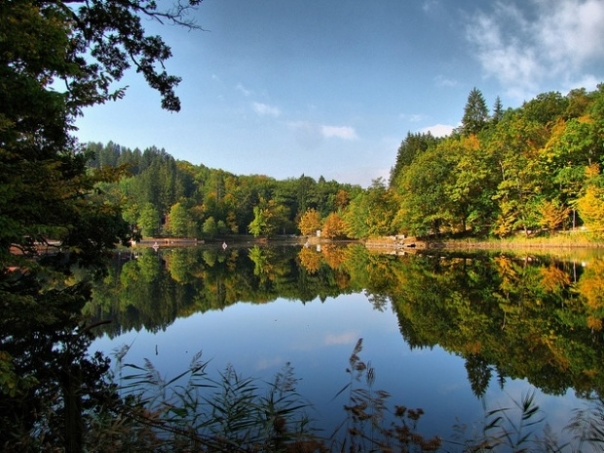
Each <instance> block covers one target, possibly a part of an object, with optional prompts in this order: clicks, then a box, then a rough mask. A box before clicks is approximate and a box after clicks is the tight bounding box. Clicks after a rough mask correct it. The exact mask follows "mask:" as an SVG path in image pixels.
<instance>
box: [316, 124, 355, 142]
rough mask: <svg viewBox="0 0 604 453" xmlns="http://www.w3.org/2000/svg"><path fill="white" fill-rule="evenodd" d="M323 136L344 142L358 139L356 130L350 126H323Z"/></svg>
mask: <svg viewBox="0 0 604 453" xmlns="http://www.w3.org/2000/svg"><path fill="white" fill-rule="evenodd" d="M321 134H323V136H324V137H327V138H331V137H335V138H341V139H342V140H355V139H357V138H358V136H357V133H356V131H355V130H354V128H352V127H349V126H321Z"/></svg>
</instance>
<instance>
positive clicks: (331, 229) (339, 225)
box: [323, 212, 346, 239]
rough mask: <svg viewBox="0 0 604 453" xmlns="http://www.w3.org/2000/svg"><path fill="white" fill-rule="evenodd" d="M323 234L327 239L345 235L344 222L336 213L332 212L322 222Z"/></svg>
mask: <svg viewBox="0 0 604 453" xmlns="http://www.w3.org/2000/svg"><path fill="white" fill-rule="evenodd" d="M323 236H324V237H326V238H329V239H335V238H343V237H346V222H344V220H343V219H342V218H341V217H340V216H339V215H338V214H336V213H335V212H332V213H331V214H329V215H328V216H327V218H326V219H325V222H324V223H323Z"/></svg>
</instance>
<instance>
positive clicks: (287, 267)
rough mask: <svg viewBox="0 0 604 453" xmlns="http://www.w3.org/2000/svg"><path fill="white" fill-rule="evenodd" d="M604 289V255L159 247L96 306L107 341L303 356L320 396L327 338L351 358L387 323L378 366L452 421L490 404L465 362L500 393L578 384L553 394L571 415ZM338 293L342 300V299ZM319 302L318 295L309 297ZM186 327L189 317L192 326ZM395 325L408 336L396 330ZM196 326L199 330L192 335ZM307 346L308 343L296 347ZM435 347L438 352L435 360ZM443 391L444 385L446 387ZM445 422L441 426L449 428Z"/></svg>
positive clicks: (594, 347)
mask: <svg viewBox="0 0 604 453" xmlns="http://www.w3.org/2000/svg"><path fill="white" fill-rule="evenodd" d="M603 289H604V260H602V259H601V258H599V257H592V258H589V259H587V258H583V259H582V260H581V261H577V260H572V259H566V258H556V257H552V256H545V255H543V256H541V255H535V254H523V255H509V254H502V253H491V254H485V253H483V254H463V253H456V254H449V255H438V256H428V255H420V254H416V255H404V256H396V255H385V254H376V253H371V252H369V251H368V250H367V249H365V248H364V247H362V246H358V245H354V246H347V247H339V246H334V245H327V246H325V245H324V246H323V247H322V248H321V250H320V251H318V250H316V249H313V248H302V249H296V248H291V247H283V248H278V247H275V248H269V247H262V248H260V247H253V248H251V249H237V248H234V247H229V248H228V249H226V250H222V249H215V250H213V249H203V248H190V249H175V250H169V251H168V250H162V251H160V252H159V253H156V252H155V251H154V250H152V249H149V250H144V251H143V252H142V253H140V254H139V255H138V256H137V257H136V259H127V260H117V261H116V266H115V269H114V272H112V273H110V275H109V276H108V277H107V278H106V279H105V281H104V282H103V284H102V285H99V286H98V287H97V288H96V289H95V291H94V298H93V301H92V302H91V303H90V304H88V306H87V307H86V312H87V314H89V315H90V316H91V317H93V318H94V319H95V320H102V319H112V320H113V322H112V323H111V324H109V325H107V326H106V327H105V328H106V329H107V330H106V331H105V334H106V343H104V346H103V347H109V346H108V345H114V344H115V342H110V341H108V340H109V339H111V338H115V339H117V340H120V341H122V342H131V341H134V338H139V340H137V341H139V342H140V338H141V337H143V336H144V337H146V338H147V339H148V340H147V341H148V342H149V343H154V344H155V353H156V354H157V351H158V349H157V348H158V346H157V345H158V343H159V342H160V340H158V339H157V338H155V339H152V338H151V336H150V334H149V333H156V332H162V331H166V330H173V331H172V333H171V334H170V335H171V336H170V337H168V336H166V337H164V339H163V340H161V341H162V342H163V343H162V344H160V345H159V351H169V355H170V356H171V359H170V360H172V359H173V358H174V357H176V356H177V355H178V354H182V353H183V352H184V351H183V349H185V348H186V352H187V353H189V352H191V353H192V352H195V351H194V349H195V348H196V347H199V348H206V347H207V345H208V343H211V342H212V339H214V340H216V341H217V342H219V343H223V344H220V345H215V346H216V347H215V348H214V349H213V350H212V349H211V348H210V349H211V350H212V351H213V353H214V354H216V355H214V354H211V356H212V357H217V358H218V360H217V366H223V365H225V364H226V363H225V364H222V363H221V362H220V355H222V354H227V353H226V352H225V350H223V349H221V347H224V346H226V345H227V344H229V343H236V346H235V348H241V347H242V345H244V346H243V347H249V348H250V349H249V351H250V352H249V354H247V355H245V354H242V356H241V358H240V360H242V361H244V362H245V361H246V360H247V359H246V358H249V360H250V361H253V363H249V364H247V365H246V364H243V365H242V366H244V367H248V368H247V369H249V370H251V374H254V375H257V374H258V373H260V374H262V372H263V371H264V370H268V371H270V372H272V370H273V369H274V368H275V367H277V368H278V366H280V365H282V364H283V363H285V362H286V361H292V363H293V364H294V366H296V367H297V368H298V369H302V368H304V369H312V370H314V372H313V373H311V374H310V375H307V376H306V377H305V379H307V382H308V385H309V387H313V388H314V389H315V390H310V391H311V393H312V392H313V391H314V392H315V393H316V394H317V395H318V396H317V398H318V400H319V401H327V400H329V399H330V396H329V395H331V396H333V394H334V391H335V390H336V389H337V385H330V386H326V385H325V382H326V381H329V380H330V379H331V380H333V376H332V374H333V370H331V369H330V370H327V371H326V370H321V367H324V365H318V363H319V362H320V360H321V359H324V360H325V361H327V362H329V361H331V362H333V361H334V359H333V358H332V357H333V351H332V352H329V353H327V352H326V348H329V347H333V346H334V345H344V346H346V347H345V348H342V349H339V348H338V350H337V351H336V352H337V354H339V357H340V359H341V362H342V365H341V366H340V365H338V366H340V368H342V370H343V369H344V367H345V361H346V358H347V354H348V352H349V346H350V344H354V341H356V339H357V338H359V337H361V336H367V335H370V336H371V335H373V336H374V337H375V338H377V337H378V336H381V335H382V334H383V338H381V337H380V339H379V340H376V343H374V344H375V346H374V347H375V349H374V350H370V352H369V353H370V354H371V357H372V359H373V357H375V358H376V359H375V360H376V361H377V362H378V363H379V365H378V364H375V365H376V366H375V367H376V369H377V371H378V373H381V375H382V376H383V378H382V383H383V386H384V387H385V388H386V389H387V390H389V391H392V388H396V387H397V386H402V387H404V388H405V393H406V395H407V398H409V393H411V394H413V395H414V396H416V397H417V396H419V395H421V396H422V398H419V399H418V400H417V401H416V402H414V403H413V404H416V405H417V406H424V407H425V406H426V405H428V406H429V405H432V407H431V410H432V416H433V417H436V418H439V417H442V418H443V420H444V419H446V420H447V421H446V422H445V423H448V425H449V426H452V425H453V423H454V420H455V417H456V416H458V415H460V412H463V413H464V414H463V415H467V414H470V415H472V416H475V415H479V413H480V404H477V403H476V402H477V401H478V400H477V399H474V403H471V404H470V403H468V402H467V397H464V396H462V395H460V394H459V393H455V391H456V388H458V387H459V386H462V385H464V384H462V383H461V382H460V381H459V380H458V378H459V377H460V373H463V374H464V377H463V379H465V380H466V384H465V385H466V387H467V388H468V391H471V392H472V393H473V394H474V395H475V396H476V397H479V398H485V397H489V398H490V400H491V401H493V400H497V398H500V396H494V395H495V393H492V392H493V389H496V388H499V389H504V390H506V392H508V393H512V394H513V395H516V396H518V397H519V396H520V393H521V391H520V390H518V389H524V388H525V386H524V384H522V385H520V384H519V382H520V381H523V382H529V383H530V384H532V385H533V386H535V387H537V388H538V389H540V390H541V391H542V392H543V393H545V394H549V395H567V399H566V400H556V401H557V402H556V403H551V404H550V405H551V408H550V409H551V411H552V413H553V414H554V418H555V417H556V414H557V416H559V417H560V418H561V419H565V422H566V421H568V418H569V412H570V407H569V406H568V405H569V404H570V402H569V401H571V400H572V402H573V404H574V403H575V400H574V398H571V396H572V393H576V395H577V396H579V397H581V398H599V397H600V395H601V394H602V388H603V385H604V380H603V378H604V373H603V372H604V365H603V364H604V360H603V359H604V357H603V355H604V348H603V342H604V339H603V336H602V327H603V326H602V319H603V318H604V291H603ZM342 295H349V296H347V297H349V298H348V299H347V298H345V297H342ZM336 298H337V300H338V301H342V302H341V303H335V302H334V300H335V299H336ZM325 301H330V302H329V303H325V304H322V302H325ZM343 301H348V302H347V303H343ZM299 302H301V303H299ZM309 302H312V304H310V305H313V306H315V308H314V309H313V310H308V309H307V310H302V309H301V307H303V306H304V304H307V303H309ZM367 302H369V304H368V303H367ZM251 304H254V305H251ZM317 304H318V305H317ZM361 305H362V307H361ZM260 306H262V309H261V310H260V309H259V307H260ZM390 306H391V307H392V311H393V312H394V314H395V318H394V319H393V318H392V315H391V314H390V312H389V308H390ZM228 307H232V310H226V309H227V308H228ZM367 310H368V311H367ZM201 313H205V315H204V317H203V318H199V317H198V316H199V314H201ZM330 313H331V314H330ZM371 313H373V314H371ZM194 314H197V315H196V316H193V315H194ZM380 314H381V315H380ZM391 320H393V321H394V324H393V323H392V321H391ZM363 323H366V324H367V329H369V326H370V325H372V324H373V323H375V325H374V326H373V327H374V330H372V331H371V332H368V331H366V332H364V331H363V329H364V328H365V327H364V326H363ZM251 324H254V325H251ZM345 326H350V328H348V329H347V328H345ZM355 326H356V327H355ZM187 329H191V331H190V333H189V334H188V335H185V334H184V332H188V330H187ZM394 329H396V331H397V332H396V336H397V337H398V340H396V339H394V337H390V336H389V337H386V335H385V333H386V332H388V331H391V330H394ZM226 330H228V331H230V332H231V334H230V335H229V334H228V333H227V332H225V331H226ZM194 332H196V333H194ZM202 332H203V335H205V336H204V337H203V339H202V338H200V337H201V336H202ZM233 332H236V334H233ZM182 335H185V336H184V337H182ZM118 337H119V338H118ZM193 337H195V338H196V340H197V341H198V342H199V344H191V343H192V342H191V338H193ZM262 337H266V338H262ZM403 339H404V342H403V341H402V340H403ZM330 342H331V343H330ZM143 343H144V342H143ZM183 345H186V346H183ZM285 345H287V346H288V347H285ZM370 347H371V346H370ZM295 350H298V351H304V352H305V354H306V355H304V354H301V355H300V356H296V357H295V358H294V357H292V356H291V355H293V354H294V353H293V352H292V351H295ZM151 351H152V349H151V348H149V347H147V349H146V350H145V351H144V352H141V354H142V355H141V357H143V356H144V357H150V356H152V355H153V354H152V352H151ZM251 351H254V352H253V353H252V352H251ZM259 351H261V352H262V353H259ZM393 351H394V356H393V355H392V353H393ZM423 351H429V352H430V357H431V359H430V361H429V363H428V361H427V360H426V361H424V358H423V357H422V355H423ZM386 353H389V354H391V355H385V354H386ZM447 353H448V354H447ZM145 354H147V355H145ZM160 355H161V354H160ZM323 356H325V357H323ZM409 356H413V360H412V361H409V360H410V359H408V357H409ZM392 357H395V361H397V363H392ZM226 360H230V358H228V359H226ZM398 362H400V363H398ZM321 363H323V362H321ZM235 365H236V366H237V365H241V364H240V363H238V362H235ZM460 365H461V366H460ZM169 366H170V367H172V368H177V367H178V366H179V365H178V364H177V363H172V362H170V365H169ZM380 366H381V367H380ZM409 367H412V368H413V369H412V370H411V369H410V368H409ZM323 371H325V372H323ZM468 383H469V384H468ZM311 384H312V385H311ZM447 385H448V386H449V388H448V389H446V388H445V386H447ZM317 389H318V390H317ZM410 389H411V391H410ZM438 389H440V390H438ZM437 391H438V392H441V393H442V395H441V396H436V397H435V395H434V393H435V392H437ZM569 391H570V393H569ZM489 392H491V394H489ZM431 394H432V396H431ZM444 394H448V395H450V396H451V395H453V396H451V397H450V398H448V399H447V398H445V396H443V395H444ZM569 395H570V396H569ZM440 398H442V399H440ZM568 398H570V400H569V399H568ZM430 401H432V402H430ZM410 404H411V403H410ZM444 404H448V405H451V406H452V407H450V408H449V409H445V408H443V407H441V406H442V405H444ZM544 404H545V405H547V404H548V403H547V402H545V403H544ZM426 412H427V414H428V415H430V410H429V409H427V410H426ZM333 416H334V417H335V415H333ZM440 429H441V428H440V427H436V426H435V427H434V431H435V432H437V433H441V431H439V430H440Z"/></svg>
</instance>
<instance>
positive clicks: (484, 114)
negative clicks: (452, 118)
mask: <svg viewBox="0 0 604 453" xmlns="http://www.w3.org/2000/svg"><path fill="white" fill-rule="evenodd" d="M488 121H489V109H488V108H487V104H486V102H485V100H484V96H483V95H482V92H481V91H480V90H479V89H478V88H473V89H472V91H470V94H469V95H468V102H467V103H466V106H465V108H464V113H463V118H462V119H461V134H462V135H471V134H477V133H479V132H480V131H481V130H482V129H484V127H485V126H486V125H487V123H488Z"/></svg>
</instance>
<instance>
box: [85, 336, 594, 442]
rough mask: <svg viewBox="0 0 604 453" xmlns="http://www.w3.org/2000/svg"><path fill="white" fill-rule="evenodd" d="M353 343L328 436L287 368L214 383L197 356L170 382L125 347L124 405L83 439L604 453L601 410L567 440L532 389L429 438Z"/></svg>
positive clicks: (227, 376)
mask: <svg viewBox="0 0 604 453" xmlns="http://www.w3.org/2000/svg"><path fill="white" fill-rule="evenodd" d="M362 347H363V340H362V339H359V340H358V342H357V343H356V345H355V347H354V349H353V351H352V354H351V355H350V357H349V366H348V367H347V368H346V374H347V375H348V382H347V383H346V384H345V385H344V386H343V387H342V388H341V389H340V390H339V391H338V392H337V393H336V395H335V396H334V397H333V399H332V401H334V402H335V401H337V400H340V399H342V398H345V403H344V404H343V411H344V416H343V419H342V421H341V422H340V424H339V425H338V427H337V428H336V429H335V430H334V431H333V433H331V435H330V436H328V437H321V436H319V435H318V432H319V430H318V429H317V428H316V427H315V426H314V421H313V419H312V418H310V417H309V415H308V413H309V412H310V411H311V409H312V405H311V404H310V403H309V402H308V401H306V400H305V399H304V398H303V397H302V396H301V395H300V394H299V393H298V392H297V390H296V386H297V383H298V379H297V378H296V377H295V372H294V368H293V367H292V366H291V364H290V363H286V364H285V365H284V367H283V368H282V369H281V371H279V372H278V373H277V374H276V376H275V378H274V379H273V381H271V382H268V383H266V382H264V383H263V382H259V381H258V380H256V379H253V378H249V377H243V376H241V375H239V374H238V373H237V372H236V371H235V369H234V367H232V366H228V367H227V368H226V369H225V370H224V371H223V372H222V373H220V374H219V376H218V378H215V379H214V378H211V377H210V376H209V375H208V373H207V367H208V363H209V362H208V361H204V360H202V354H201V352H200V353H198V354H196V355H195V356H194V358H193V359H192V361H191V363H190V365H189V368H188V369H187V370H185V371H184V372H182V373H179V374H178V375H176V376H174V377H171V378H167V377H163V376H161V375H160V373H159V372H158V370H156V369H155V367H154V366H153V364H152V363H151V362H150V361H145V363H144V364H143V365H142V366H138V365H134V364H129V363H124V362H123V359H124V357H125V355H126V352H127V347H126V348H123V349H122V350H120V351H116V353H115V358H116V368H115V371H114V374H113V375H112V377H111V379H112V380H113V383H112V384H111V385H116V386H117V387H118V388H119V394H120V395H121V398H116V399H115V400H113V401H109V402H107V405H106V406H105V407H104V408H102V409H100V410H97V411H96V412H95V414H94V416H93V419H94V422H93V423H92V424H91V425H90V426H91V431H90V432H89V433H88V435H87V444H88V446H89V450H90V451H112V452H135V451H145V452H248V453H254V452H269V453H270V452H286V453H289V452H291V453H294V452H300V453H310V452H319V453H324V452H335V451H340V452H344V451H348V452H373V451H376V452H377V451H380V452H387V453H390V452H395V451H397V452H435V451H442V452H453V451H460V452H487V451H489V452H508V451H514V452H529V451H531V452H532V451H535V452H536V451H543V452H577V451H602V450H604V427H603V425H602V420H603V419H604V404H603V402H602V401H601V400H595V401H593V402H592V404H591V405H590V406H589V407H588V408H585V409H581V410H576V411H575V412H574V415H573V418H572V419H571V421H570V423H569V424H568V426H567V427H566V429H565V432H566V434H568V436H567V437H569V439H570V440H568V441H566V442H565V443H562V444H560V443H559V441H558V438H557V434H558V433H553V432H552V431H551V430H550V429H549V427H548V426H547V424H545V420H546V417H545V414H543V412H542V411H541V410H540V408H539V406H538V405H537V402H536V397H535V392H534V391H533V392H529V393H527V394H525V395H523V396H522V397H521V399H520V401H513V400H512V403H513V404H511V405H510V406H509V407H498V408H494V409H492V408H491V409H490V408H487V407H485V408H484V410H485V415H484V420H482V421H480V422H478V423H477V424H474V425H471V426H468V425H464V424H456V425H454V431H455V436H454V438H453V439H449V440H445V439H442V438H440V437H438V436H434V437H426V436H425V435H423V434H422V433H421V431H420V429H419V424H420V420H421V418H422V416H423V415H424V411H423V410H422V409H421V408H416V409H411V408H407V407H405V406H401V405H394V406H392V408H390V407H389V405H388V400H389V398H390V395H389V394H388V392H386V391H384V390H376V389H375V388H374V385H375V379H376V370H375V369H374V368H373V367H372V366H371V363H370V362H365V361H363V360H361V357H360V355H361V352H362Z"/></svg>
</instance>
